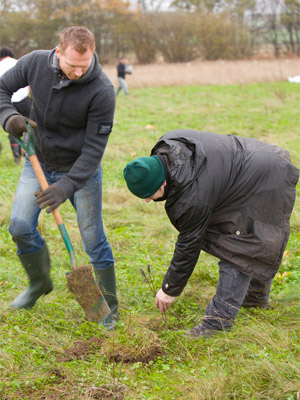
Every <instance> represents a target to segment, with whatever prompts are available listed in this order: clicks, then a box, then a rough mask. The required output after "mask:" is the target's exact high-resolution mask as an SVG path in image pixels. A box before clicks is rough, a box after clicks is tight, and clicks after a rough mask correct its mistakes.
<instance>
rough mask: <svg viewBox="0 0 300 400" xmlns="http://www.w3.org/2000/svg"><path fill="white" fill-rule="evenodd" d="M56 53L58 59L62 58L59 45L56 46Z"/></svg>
mask: <svg viewBox="0 0 300 400" xmlns="http://www.w3.org/2000/svg"><path fill="white" fill-rule="evenodd" d="M55 53H56V56H57V58H58V59H60V51H59V47H57V46H56V47H55Z"/></svg>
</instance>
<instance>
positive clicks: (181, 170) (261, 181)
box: [151, 130, 299, 296]
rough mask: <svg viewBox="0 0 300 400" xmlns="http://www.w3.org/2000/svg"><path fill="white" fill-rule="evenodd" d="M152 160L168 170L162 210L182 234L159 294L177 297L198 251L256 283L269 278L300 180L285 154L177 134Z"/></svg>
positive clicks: (220, 138)
mask: <svg viewBox="0 0 300 400" xmlns="http://www.w3.org/2000/svg"><path fill="white" fill-rule="evenodd" d="M151 154H156V155H161V156H163V157H164V158H165V160H166V164H167V165H168V173H169V178H170V189H169V192H168V195H167V199H166V203H165V209H166V212H167V214H168V217H169V219H170V221H171V222H172V224H173V225H174V226H175V228H176V229H177V230H178V231H179V235H178V239H177V243H176V246H175V251H174V255H173V258H172V261H171V263H170V266H169V269H168V271H167V273H166V275H165V278H164V281H163V284H162V289H163V291H164V292H165V293H166V294H168V295H170V296H178V295H180V293H181V292H182V290H183V289H184V287H185V285H186V283H187V281H188V279H189V277H190V275H191V274H192V272H193V269H194V267H195V264H196V262H197V260H198V257H199V254H200V250H201V249H203V250H204V251H205V252H207V253H209V254H212V255H213V256H216V257H218V258H219V259H221V260H225V261H228V262H230V263H231V264H232V265H234V266H235V267H236V268H237V269H238V270H240V271H241V272H243V273H245V274H246V275H249V276H251V277H254V278H256V279H259V280H262V281H264V280H268V279H270V278H272V277H274V275H275V274H276V272H277V270H278V268H279V265H280V262H281V259H282V255H283V251H284V249H285V246H286V244H287V240H288V236H289V218H290V214H291V212H292V208H293V205H294V201H295V185H296V183H297V181H298V178H299V171H298V169H297V168H296V167H295V166H294V165H293V164H291V162H290V158H289V154H288V152H287V151H286V150H284V149H282V148H280V147H277V146H273V145H269V144H266V143H263V142H261V141H258V140H255V139H246V138H242V137H236V136H231V135H228V136H225V135H220V134H216V133H208V132H200V131H192V130H175V131H171V132H168V133H166V134H165V135H164V136H162V137H161V138H160V139H159V140H158V142H157V144H156V145H155V147H154V148H153V149H152V153H151Z"/></svg>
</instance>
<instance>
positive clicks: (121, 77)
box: [116, 57, 132, 96]
mask: <svg viewBox="0 0 300 400" xmlns="http://www.w3.org/2000/svg"><path fill="white" fill-rule="evenodd" d="M117 72H118V82H119V86H118V88H117V90H116V96H117V95H118V93H119V92H120V91H121V90H123V91H124V93H125V95H126V96H128V94H129V92H128V87H127V83H126V80H125V77H126V74H132V67H131V65H129V64H128V63H127V59H126V58H125V57H122V58H120V60H119V63H118V65H117Z"/></svg>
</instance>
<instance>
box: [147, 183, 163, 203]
mask: <svg viewBox="0 0 300 400" xmlns="http://www.w3.org/2000/svg"><path fill="white" fill-rule="evenodd" d="M166 184H167V181H164V183H163V184H162V185H161V187H160V188H159V189H158V191H157V192H155V193H154V194H153V195H152V196H151V197H148V198H147V199H145V202H146V203H149V202H150V201H151V200H157V199H160V198H161V197H163V195H164V193H165V186H166Z"/></svg>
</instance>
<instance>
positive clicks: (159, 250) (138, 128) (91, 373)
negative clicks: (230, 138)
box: [0, 83, 300, 400]
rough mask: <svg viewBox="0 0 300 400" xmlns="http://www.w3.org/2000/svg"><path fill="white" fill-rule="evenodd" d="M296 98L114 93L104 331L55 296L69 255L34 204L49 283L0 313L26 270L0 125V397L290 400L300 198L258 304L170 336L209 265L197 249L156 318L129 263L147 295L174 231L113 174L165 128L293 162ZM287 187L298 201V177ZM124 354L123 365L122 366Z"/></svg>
mask: <svg viewBox="0 0 300 400" xmlns="http://www.w3.org/2000/svg"><path fill="white" fill-rule="evenodd" d="M299 103H300V92H299V86H297V84H290V83H271V84H256V85H240V86H239V85H232V86H197V87H196V86H191V87H176V88H173V87H170V88H150V89H136V90H131V96H130V97H128V98H126V97H125V96H123V94H120V96H119V97H118V99H117V110H116V118H115V126H114V130H113V132H112V134H111V138H110V141H109V144H108V147H107V150H106V153H105V156H104V159H103V169H104V194H103V202H104V203H103V216H104V222H105V227H106V232H107V236H108V238H109V241H110V243H111V245H112V248H113V251H114V256H115V259H116V273H117V279H118V289H119V298H120V310H121V315H120V321H119V323H118V329H117V330H116V331H115V332H114V334H108V333H106V332H104V331H103V330H99V328H98V326H97V325H96V324H94V323H91V322H88V321H86V320H85V318H84V315H83V313H82V311H81V309H80V307H79V305H78V304H77V303H76V302H75V300H74V299H73V297H72V295H71V294H70V293H69V292H68V290H67V287H66V278H65V272H66V271H67V270H69V269H70V261H69V258H68V254H67V252H66V250H65V247H64V244H63V242H62V239H61V238H60V234H59V231H58V229H57V228H56V226H55V223H54V221H53V217H52V216H51V215H46V214H45V213H44V212H43V213H42V216H41V219H40V230H41V232H42V234H43V235H44V236H45V238H46V240H47V243H48V246H49V248H50V253H51V259H52V267H53V268H52V276H53V279H54V284H55V290H54V291H53V292H51V293H50V294H49V295H48V296H45V297H43V298H41V299H40V300H39V301H38V303H37V304H36V306H35V307H34V308H33V309H32V310H29V311H28V310H21V311H11V310H10V309H9V308H8V306H9V304H10V302H11V301H12V300H13V299H14V298H15V296H16V295H17V294H19V293H20V291H21V290H23V288H25V286H26V284H27V279H26V277H25V274H24V272H23V270H22V267H21V266H20V264H19V262H18V258H17V256H16V255H15V245H14V243H13V241H12V240H11V237H10V235H9V233H8V223H9V215H10V211H11V207H12V203H13V197H14V192H15V188H16V184H17V181H18V177H19V175H20V172H21V166H17V165H15V164H14V162H13V160H12V156H11V154H10V150H9V143H8V140H7V139H6V134H5V133H4V132H3V131H1V132H0V140H1V141H2V144H3V150H2V153H1V154H0V168H1V175H0V190H1V198H0V308H1V314H0V345H1V346H0V375H1V379H0V399H1V400H2V399H3V400H4V399H22V400H23V399H47V400H50V399H100V398H104V399H113V398H115V399H121V398H125V399H147V400H148V399H149V400H158V399H162V400H173V399H189V400H190V399H191V400H202V399H205V400H208V399H216V400H221V399H222V400H227V399H236V400H240V399H251V400H252V399H253V400H257V399H259V400H260V399H266V400H267V399H268V400H279V399H280V400H281V399H286V400H296V399H297V393H299V392H298V391H299V390H300V384H299V376H300V350H299V348H300V299H299V285H300V204H299V200H297V202H296V206H295V209H294V212H293V214H292V218H291V236H290V241H289V243H288V246H287V251H286V253H285V256H284V259H283V262H282V265H281V267H280V270H279V273H278V274H277V275H276V277H275V280H274V284H273V286H272V292H271V309H270V310H267V311H262V310H250V311H249V310H245V309H243V310H242V311H241V312H240V313H239V314H238V317H237V320H236V325H235V326H234V327H233V329H232V332H231V333H224V334H223V333H222V334H220V335H219V336H216V337H213V338H209V339H206V340H203V339H201V340H198V341H193V340H189V339H187V338H186V337H185V336H184V335H183V331H184V330H186V329H189V328H191V327H192V326H194V325H195V324H197V323H199V321H200V320H201V317H202V316H203V315H204V312H205V307H206V305H207V303H208V302H209V300H210V298H211V297H212V296H213V294H214V290H215V286H216V282H217V279H218V266H217V261H218V260H217V259H215V258H213V257H211V256H209V255H206V254H205V253H201V255H200V258H199V261H198V264H197V267H196V268H195V271H194V273H193V275H192V277H191V279H190V281H189V283H188V285H187V286H186V288H185V291H184V293H183V294H182V295H181V296H180V298H178V299H177V300H176V302H175V304H174V306H173V307H172V309H171V311H170V312H168V313H167V314H166V318H165V319H163V318H162V317H161V316H160V315H159V313H158V312H157V310H156V309H155V306H154V296H153V293H152V291H151V289H150V287H149V286H148V285H147V284H146V283H145V282H144V278H143V276H142V274H141V272H140V269H141V268H142V269H143V270H144V271H145V272H147V266H148V265H150V268H151V277H152V280H153V283H154V286H155V287H156V288H157V290H158V289H159V288H160V285H161V281H162V278H163V276H164V273H165V271H166V269H167V267H168V265H169V262H170V259H171V257H172V252H173V248H174V243H175V240H176V236H177V232H176V231H175V230H174V228H172V226H171V224H170V223H169V221H168V219H167V216H166V215H165V212H164V208H163V204H161V203H153V202H151V203H150V204H146V203H145V202H144V201H142V200H139V199H137V198H135V197H134V196H132V195H131V194H130V193H129V192H128V190H127V188H126V185H125V182H124V180H123V178H122V171H123V168H124V166H125V165H126V163H127V162H128V161H130V160H131V159H133V158H135V157H136V156H145V155H149V153H150V150H151V148H152V146H153V145H154V144H155V142H156V140H157V139H158V138H159V137H160V136H161V135H162V134H164V133H165V132H167V131H169V130H172V129H177V128H191V129H199V130H207V131H214V132H218V133H222V134H228V133H233V134H236V135H240V136H245V137H255V138H258V139H261V140H264V141H267V142H268V143H273V144H277V145H280V146H283V147H285V148H286V149H288V150H289V151H290V154H291V158H292V161H293V162H294V164H296V165H297V166H298V167H299V166H300V148H299V147H300V142H299V133H300V129H299V128H300V121H299ZM297 191H298V196H299V185H298V188H297ZM298 199H299V197H298ZM60 210H61V213H62V215H63V218H64V222H65V225H66V227H67V230H68V232H69V234H70V236H71V240H72V242H73V245H74V247H75V250H76V255H77V261H78V264H79V265H80V264H85V263H87V261H88V260H87V256H86V254H85V253H84V252H83V250H82V248H81V240H80V236H79V232H78V228H77V225H76V218H75V215H74V212H73V210H72V208H71V206H70V205H69V204H68V203H66V204H63V205H62V206H61V207H60ZM93 337H97V338H101V339H103V343H102V345H99V346H98V347H93V346H91V347H90V351H89V352H82V355H81V358H74V357H73V358H72V357H70V358H69V359H66V357H65V356H66V354H67V353H68V351H69V350H70V348H71V347H72V346H74V345H75V346H76V345H80V344H81V345H82V344H84V343H85V344H86V343H88V341H89V340H90V339H91V338H93ZM157 348H159V349H160V352H157V357H156V358H155V357H153V358H155V359H154V360H151V361H149V362H147V363H143V362H142V357H143V355H145V354H148V353H149V354H151V353H152V355H155V354H156V353H155V351H156V350H157ZM68 349H69V350H68ZM116 355H119V356H123V357H124V362H117V361H114V359H116V357H115V356H116ZM126 357H127V360H128V361H130V362H125V361H126ZM133 359H135V362H132V361H133ZM112 393H113V394H112ZM101 396H102V397H101ZM105 396H106V397H105Z"/></svg>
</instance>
